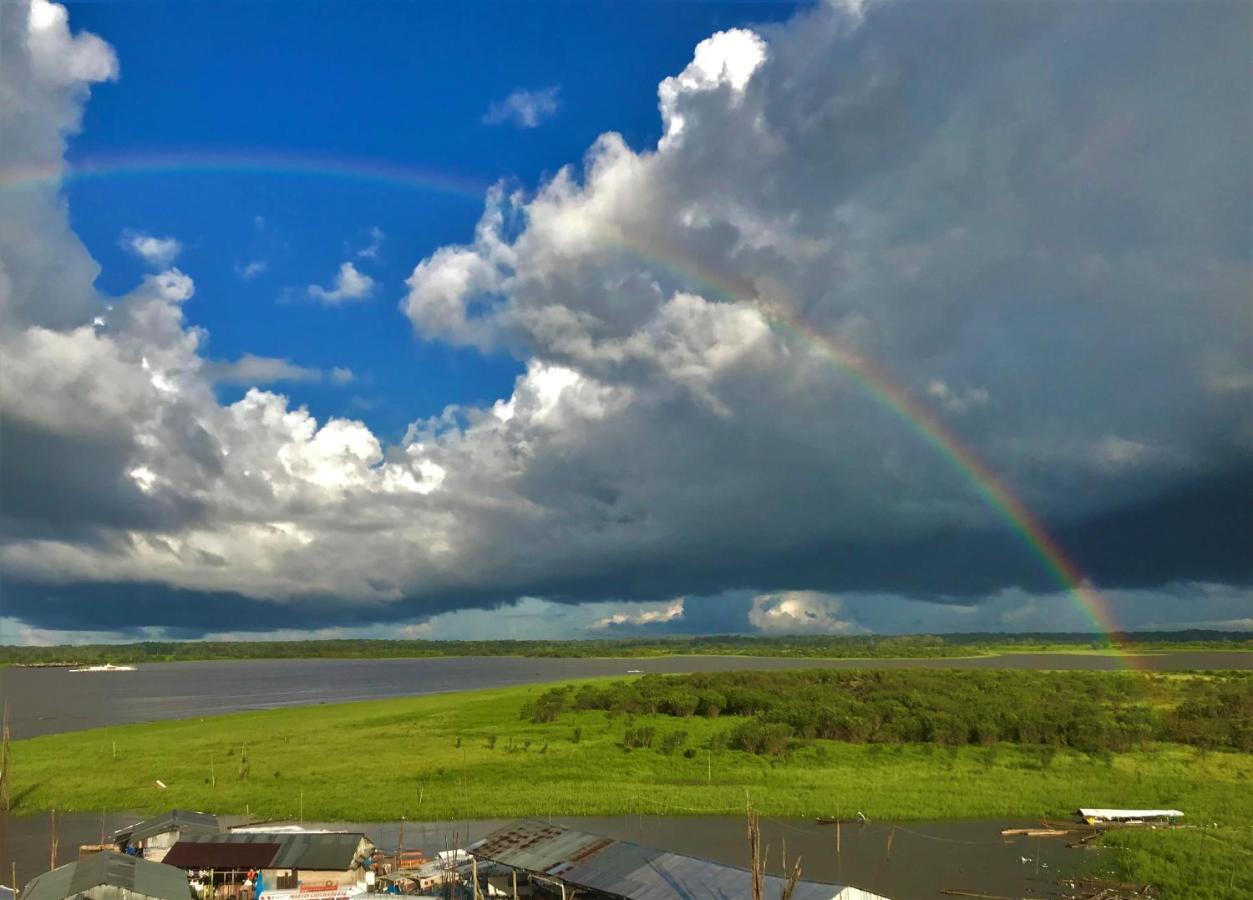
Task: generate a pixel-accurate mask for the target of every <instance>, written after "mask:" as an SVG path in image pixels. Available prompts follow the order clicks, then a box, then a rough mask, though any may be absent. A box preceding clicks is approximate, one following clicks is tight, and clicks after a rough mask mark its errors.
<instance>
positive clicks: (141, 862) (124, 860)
mask: <svg viewBox="0 0 1253 900" xmlns="http://www.w3.org/2000/svg"><path fill="white" fill-rule="evenodd" d="M21 897H22V900H69V898H76V900H77V898H86V900H192V894H191V887H190V886H189V885H188V883H187V873H186V872H184V871H182V870H181V869H176V868H174V867H173V866H167V865H163V864H161V863H155V862H149V861H148V860H146V859H142V858H140V857H136V856H128V855H127V854H125V853H117V852H116V851H113V850H105V851H102V852H100V853H93V854H92V855H91V856H88V857H87V858H86V859H81V860H79V861H78V862H72V863H68V864H67V865H64V866H58V867H57V868H55V869H53V870H52V871H50V872H44V873H43V874H42V875H39V876H38V877H36V878H34V879H32V880H31V881H30V882H29V883H28V884H27V885H26V887H25V888H23V889H22V894H21Z"/></svg>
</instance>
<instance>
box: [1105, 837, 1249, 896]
mask: <svg viewBox="0 0 1253 900" xmlns="http://www.w3.org/2000/svg"><path fill="white" fill-rule="evenodd" d="M1207 824H1208V823H1199V825H1200V827H1195V828H1183V829H1178V830H1161V829H1152V830H1149V829H1143V830H1142V829H1132V828H1121V829H1114V830H1111V831H1109V832H1106V834H1105V835H1104V836H1102V838H1101V845H1102V847H1103V848H1104V849H1105V850H1106V852H1104V853H1102V854H1101V855H1100V856H1099V857H1098V860H1097V862H1095V863H1094V864H1093V865H1092V867H1091V868H1092V870H1093V872H1094V874H1097V875H1100V876H1103V877H1106V878H1110V879H1113V880H1115V881H1121V882H1131V883H1137V884H1152V885H1153V886H1154V887H1156V888H1158V890H1159V891H1160V892H1161V895H1162V896H1163V897H1165V898H1167V900H1177V898H1186V900H1232V898H1235V897H1253V826H1245V827H1243V828H1233V827H1205V826H1206V825H1207Z"/></svg>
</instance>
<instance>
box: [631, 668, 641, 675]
mask: <svg viewBox="0 0 1253 900" xmlns="http://www.w3.org/2000/svg"><path fill="white" fill-rule="evenodd" d="M627 674H628V675H643V674H644V670H643V669H627Z"/></svg>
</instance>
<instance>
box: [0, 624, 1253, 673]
mask: <svg viewBox="0 0 1253 900" xmlns="http://www.w3.org/2000/svg"><path fill="white" fill-rule="evenodd" d="M1205 650H1222V651H1228V652H1230V651H1240V652H1253V633H1249V632H1217V631H1213V632H1200V631H1183V632H1138V633H1129V634H1125V635H1118V636H1117V637H1116V638H1111V637H1109V636H1106V635H1093V634H1073V633H1065V634H1034V633H1033V634H1021V635H994V634H945V635H927V634H919V635H873V636H856V637H853V636H818V637H797V636H780V637H757V636H743V635H717V636H707V637H704V636H703V637H667V638H624V639H613V638H610V639H602V640H570V641H507V640H502V641H399V640H396V641H393V640H336V641H255V642H250V641H241V642H208V641H190V642H176V641H160V642H154V641H145V642H137V643H132V644H86V645H60V646H50V647H24V646H14V645H4V644H0V666H22V667H49V668H51V667H57V666H62V665H69V664H73V665H91V664H95V663H104V662H112V663H145V664H146V663H158V662H183V661H186V662H192V661H213V660H242V659H249V660H262V659H269V660H284V659H289V660H314V659H372V660H383V659H439V658H450V657H467V656H480V657H488V656H495V657H512V658H522V659H541V658H556V659H655V658H664V657H674V656H723V657H744V658H760V657H771V658H784V659H814V660H822V659H844V660H865V661H868V662H871V661H876V660H889V659H898V660H901V659H977V658H984V657H989V656H999V655H1005V654H1010V653H1031V654H1084V655H1093V656H1123V655H1128V654H1130V655H1136V656H1156V655H1163V654H1169V653H1181V652H1189V651H1205Z"/></svg>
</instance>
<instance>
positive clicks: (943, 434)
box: [0, 150, 1132, 664]
mask: <svg viewBox="0 0 1253 900" xmlns="http://www.w3.org/2000/svg"><path fill="white" fill-rule="evenodd" d="M168 175H234V176H239V175H243V176H251V175H266V176H275V177H289V178H290V177H295V178H330V179H337V180H342V181H348V182H356V183H360V184H366V185H370V184H373V185H382V186H386V187H391V188H397V187H399V188H404V189H407V190H417V191H424V192H430V193H438V194H445V195H450V196H457V197H462V198H470V199H474V200H476V201H481V200H482V199H483V196H484V193H485V192H486V190H487V189H488V188H489V186H490V184H489V183H488V182H487V181H476V180H474V179H471V178H467V177H464V176H460V175H454V174H450V173H446V172H439V171H436V170H433V169H424V168H419V167H413V166H403V165H399V164H397V163H392V162H387V161H382V160H375V161H366V160H360V159H346V158H342V157H334V156H317V155H309V154H293V153H284V152H268V153H267V152H261V153H258V152H256V151H248V152H232V151H224V152H199V151H193V152H187V151H183V150H179V151H167V152H163V153H148V154H130V155H125V156H116V157H94V158H91V159H86V160H83V161H81V162H78V163H76V164H74V165H71V166H27V167H21V166H18V167H8V168H5V169H0V194H3V193H4V192H7V191H14V190H22V189H29V188H36V187H41V186H42V187H51V188H57V187H59V186H61V185H63V184H65V183H67V182H68V183H75V182H83V181H93V180H104V179H110V178H119V177H148V176H168ZM618 243H619V244H620V245H621V247H622V248H623V249H625V250H627V251H628V252H630V253H632V254H634V255H635V256H638V257H640V258H641V259H644V260H646V261H648V262H650V263H652V264H653V265H656V266H659V267H661V268H663V269H666V270H668V271H669V272H670V273H671V274H672V275H673V276H675V277H676V279H677V280H678V281H680V282H683V281H688V282H691V283H693V284H694V285H696V286H699V289H700V290H701V291H702V292H703V293H709V294H712V295H713V296H715V297H716V298H718V299H720V300H724V301H730V302H742V303H749V304H752V305H753V306H754V307H756V308H757V309H758V310H760V311H761V313H762V314H763V315H764V316H765V317H766V319H767V320H768V321H769V322H771V323H772V324H773V325H774V326H775V327H779V328H783V329H786V330H787V331H789V332H791V333H793V334H795V335H796V336H798V337H800V338H801V339H802V340H804V341H805V342H806V343H807V344H809V345H810V346H812V347H814V348H817V349H818V350H819V351H820V352H822V353H823V355H824V356H826V358H827V359H829V360H830V361H831V362H832V363H833V364H834V365H835V366H836V367H838V368H839V369H840V370H841V371H842V372H843V373H844V374H845V375H847V376H848V377H849V378H850V379H851V381H852V382H853V383H854V384H855V385H857V386H858V387H859V388H860V389H861V390H862V391H863V392H864V393H865V394H866V395H867V396H868V397H870V398H871V399H872V400H874V401H875V403H877V404H878V405H879V406H880V407H882V408H883V409H885V410H886V411H888V412H889V413H891V414H892V415H893V416H895V417H896V418H897V419H899V420H900V421H901V422H903V423H904V424H905V425H906V426H908V427H909V428H910V429H911V430H913V431H914V432H915V433H916V434H917V435H918V436H919V437H920V438H921V439H922V440H923V441H924V442H926V443H927V444H928V445H930V446H931V447H932V448H933V449H934V450H935V451H936V452H937V454H939V456H940V457H941V458H942V459H944V460H945V461H946V462H947V463H948V464H949V465H950V466H951V467H952V468H953V469H955V470H956V471H957V472H959V473H960V474H961V475H962V476H963V477H964V478H965V479H966V480H967V481H968V482H969V483H970V485H971V486H972V487H973V489H974V490H975V492H976V493H977V494H978V495H979V497H981V498H982V499H983V501H984V502H985V503H986V504H987V505H988V506H989V508H991V509H992V510H993V511H994V512H995V513H996V514H997V515H998V516H999V517H1000V518H1001V519H1002V520H1003V521H1004V522H1005V523H1006V524H1007V525H1009V526H1010V528H1011V529H1012V530H1013V532H1014V533H1015V535H1016V536H1017V537H1018V538H1019V540H1020V541H1021V542H1022V543H1023V544H1024V545H1025V546H1026V548H1027V549H1028V550H1029V551H1030V552H1031V553H1032V554H1033V555H1034V556H1036V557H1037V558H1038V559H1039V560H1040V562H1041V563H1042V564H1043V566H1044V568H1045V569H1046V570H1047V571H1048V572H1049V574H1050V575H1051V576H1052V577H1053V578H1054V579H1055V580H1056V581H1057V582H1058V584H1059V585H1060V586H1061V587H1062V588H1063V589H1064V590H1065V592H1066V593H1067V594H1068V595H1069V596H1070V597H1071V598H1072V600H1073V602H1074V605H1075V607H1076V608H1077V609H1078V610H1079V612H1080V613H1081V614H1082V615H1083V616H1084V617H1085V618H1086V619H1087V620H1088V621H1090V622H1091V623H1092V625H1093V626H1094V627H1095V628H1096V629H1097V630H1098V631H1100V632H1101V633H1103V634H1105V635H1107V636H1109V637H1110V638H1111V639H1113V640H1114V641H1115V643H1114V651H1115V652H1116V653H1118V655H1119V656H1121V657H1122V658H1123V660H1124V661H1125V662H1127V663H1128V664H1129V663H1130V661H1131V659H1132V658H1131V657H1128V656H1127V655H1126V653H1124V652H1123V651H1121V650H1119V648H1118V646H1117V643H1116V638H1117V635H1118V634H1119V629H1118V627H1117V624H1116V623H1115V620H1114V617H1113V611H1112V609H1111V608H1110V606H1109V603H1108V601H1107V600H1106V599H1105V598H1104V597H1102V596H1101V594H1100V593H1099V592H1097V591H1096V590H1095V589H1094V588H1093V587H1092V586H1091V585H1090V584H1089V583H1088V582H1087V580H1086V579H1085V578H1084V576H1083V573H1082V572H1081V571H1080V570H1079V567H1078V566H1077V565H1076V564H1075V563H1074V562H1073V561H1072V560H1071V559H1070V558H1069V557H1068V556H1067V555H1066V553H1065V551H1064V549H1063V548H1062V546H1061V545H1060V544H1059V543H1058V541H1057V540H1056V539H1055V538H1054V537H1053V536H1052V535H1050V534H1049V533H1048V530H1047V529H1045V527H1044V525H1043V524H1042V523H1041V522H1040V521H1039V519H1038V518H1037V517H1036V516H1035V515H1034V514H1033V513H1032V512H1031V511H1030V510H1029V509H1028V508H1027V506H1026V504H1024V503H1023V502H1022V500H1020V499H1019V498H1018V497H1017V495H1015V494H1014V492H1013V491H1011V490H1010V489H1009V487H1008V486H1007V485H1006V484H1005V483H1004V482H1003V481H1002V480H1001V479H1000V478H999V477H998V476H997V475H996V473H995V472H993V471H992V470H991V469H990V468H989V467H988V466H987V464H986V463H984V462H983V461H982V460H981V459H980V458H979V457H978V455H977V454H976V453H975V452H974V451H973V450H972V449H970V448H969V447H967V446H966V445H965V444H964V443H963V442H962V441H961V439H960V438H958V436H957V435H956V434H954V433H953V431H952V430H951V429H950V428H949V427H948V426H947V425H945V424H944V423H943V422H942V421H941V420H940V419H939V418H937V417H936V415H935V414H934V413H933V412H932V411H931V410H930V409H928V408H927V407H926V406H924V405H923V404H922V403H920V402H919V401H918V400H917V399H916V398H915V397H914V396H913V394H912V393H911V392H910V391H909V390H908V389H906V388H905V387H903V386H902V385H900V384H899V383H898V382H897V381H896V380H895V379H893V378H892V377H891V376H890V375H889V374H888V373H887V372H886V371H885V370H884V369H883V368H882V367H880V366H877V365H875V364H874V363H873V362H872V361H871V360H868V359H866V358H865V357H863V356H860V355H858V354H856V353H853V352H851V351H849V350H847V349H846V348H843V347H841V346H840V345H839V344H838V343H836V342H835V341H834V340H832V339H831V338H829V337H827V336H826V335H824V334H822V333H821V332H819V331H817V330H816V329H815V328H813V327H812V326H811V325H809V324H808V323H806V322H805V321H804V320H803V319H802V318H801V317H800V316H798V315H797V314H796V313H794V312H792V311H791V310H789V309H787V308H786V307H784V306H783V305H782V304H779V303H777V302H773V301H770V300H767V299H765V298H763V297H761V295H760V292H759V291H758V290H757V289H756V288H755V286H753V285H752V284H751V283H750V282H748V281H747V280H744V281H741V282H740V283H737V282H736V280H735V279H733V278H731V277H728V276H726V275H724V274H722V273H720V272H717V271H715V270H713V269H712V268H710V267H709V266H707V265H705V264H703V263H701V262H699V261H697V260H695V259H691V258H688V257H685V256H682V255H680V254H679V253H678V252H677V251H676V250H675V249H674V248H673V247H671V246H668V245H665V246H663V245H661V244H659V243H657V242H656V241H650V240H644V239H641V238H639V237H636V236H631V235H626V234H625V233H624V234H621V235H620V236H619V239H618Z"/></svg>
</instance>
